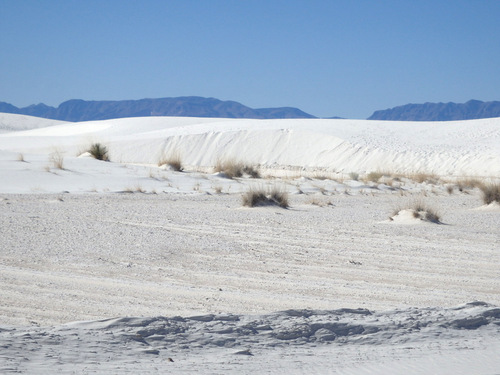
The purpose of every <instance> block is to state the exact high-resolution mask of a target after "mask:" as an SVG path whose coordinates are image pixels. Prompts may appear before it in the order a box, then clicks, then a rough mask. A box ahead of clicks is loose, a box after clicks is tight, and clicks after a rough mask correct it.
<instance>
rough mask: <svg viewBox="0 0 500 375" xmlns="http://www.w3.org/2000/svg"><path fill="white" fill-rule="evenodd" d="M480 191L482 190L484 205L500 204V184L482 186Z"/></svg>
mask: <svg viewBox="0 0 500 375" xmlns="http://www.w3.org/2000/svg"><path fill="white" fill-rule="evenodd" d="M479 189H481V193H482V198H483V202H484V204H491V203H493V202H497V203H500V184H488V185H481V186H480V187H479Z"/></svg>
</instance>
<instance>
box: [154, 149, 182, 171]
mask: <svg viewBox="0 0 500 375" xmlns="http://www.w3.org/2000/svg"><path fill="white" fill-rule="evenodd" d="M162 165H168V166H169V167H170V168H171V169H173V170H174V171H177V172H181V171H182V170H183V167H182V158H181V154H180V152H177V151H175V152H172V153H171V154H170V155H169V156H163V157H162V158H161V159H160V161H158V166H159V167H161V166H162Z"/></svg>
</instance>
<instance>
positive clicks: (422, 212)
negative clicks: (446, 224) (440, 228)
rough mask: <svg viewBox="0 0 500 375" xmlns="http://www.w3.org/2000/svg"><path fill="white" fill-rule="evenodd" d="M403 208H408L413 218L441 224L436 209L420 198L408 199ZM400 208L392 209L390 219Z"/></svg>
mask: <svg viewBox="0 0 500 375" xmlns="http://www.w3.org/2000/svg"><path fill="white" fill-rule="evenodd" d="M405 209H406V210H410V211H411V212H412V213H413V217H414V218H415V219H420V220H425V221H429V222H431V223H436V224H441V217H440V215H439V213H438V212H437V210H435V209H434V208H432V207H429V206H428V205H426V204H425V203H424V202H423V201H422V200H419V199H417V200H413V201H410V202H409V203H408V205H407V207H406V208H405ZM402 210H403V209H401V208H397V209H395V210H394V211H393V213H392V216H391V217H390V219H391V220H392V218H393V217H394V216H396V215H397V214H398V213H399V212H400V211H402Z"/></svg>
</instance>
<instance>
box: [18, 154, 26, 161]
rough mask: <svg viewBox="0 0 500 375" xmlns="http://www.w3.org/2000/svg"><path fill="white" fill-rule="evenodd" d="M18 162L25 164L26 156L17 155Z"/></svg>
mask: <svg viewBox="0 0 500 375" xmlns="http://www.w3.org/2000/svg"><path fill="white" fill-rule="evenodd" d="M17 161H23V162H24V161H25V160H24V154H23V153H19V154H17Z"/></svg>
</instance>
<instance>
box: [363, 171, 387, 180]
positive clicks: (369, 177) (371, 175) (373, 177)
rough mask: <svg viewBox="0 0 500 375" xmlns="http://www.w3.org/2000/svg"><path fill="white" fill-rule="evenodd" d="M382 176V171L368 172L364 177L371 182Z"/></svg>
mask: <svg viewBox="0 0 500 375" xmlns="http://www.w3.org/2000/svg"><path fill="white" fill-rule="evenodd" d="M383 176H384V174H383V173H382V172H370V173H368V175H367V176H366V179H367V180H368V181H371V182H378V180H380V179H381V178H382V177H383Z"/></svg>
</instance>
